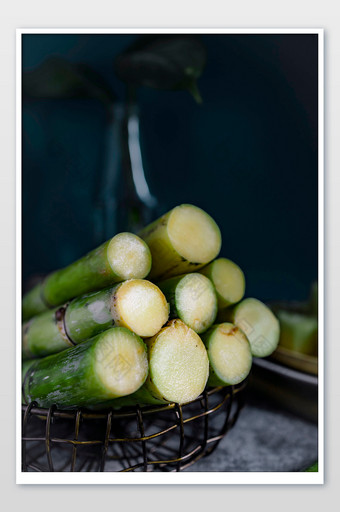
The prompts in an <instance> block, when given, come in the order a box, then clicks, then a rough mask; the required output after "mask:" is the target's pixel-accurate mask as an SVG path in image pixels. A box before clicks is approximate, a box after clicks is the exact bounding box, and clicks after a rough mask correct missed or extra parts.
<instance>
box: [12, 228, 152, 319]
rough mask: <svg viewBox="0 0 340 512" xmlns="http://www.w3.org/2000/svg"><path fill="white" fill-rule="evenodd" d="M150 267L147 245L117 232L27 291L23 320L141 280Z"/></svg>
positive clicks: (24, 298)
mask: <svg viewBox="0 0 340 512" xmlns="http://www.w3.org/2000/svg"><path fill="white" fill-rule="evenodd" d="M150 268H151V253H150V250H149V248H148V246H147V244H146V243H145V242H144V241H143V240H141V238H139V237H138V236H137V235H134V234H132V233H119V234H118V235H116V236H114V237H113V238H112V239H111V240H108V241H107V242H105V243H104V244H102V245H101V246H100V247H98V248H96V249H95V250H93V251H91V252H89V253H88V254H87V255H86V256H84V257H83V258H81V259H79V260H77V261H75V262H74V263H71V264H70V265H69V266H67V267H65V268H63V269H60V270H56V271H55V272H52V273H51V274H49V275H48V276H47V277H46V278H45V280H44V281H43V283H41V284H39V285H38V286H37V287H36V288H33V290H31V291H30V292H28V293H27V294H26V295H25V296H24V297H23V301H22V314H23V321H26V320H29V319H30V318H31V317H32V316H34V315H36V314H38V313H40V312H42V311H43V310H46V309H49V308H53V307H55V306H59V305H61V304H63V303H64V302H66V301H68V300H70V299H73V298H74V297H77V296H79V295H82V294H84V293H88V292H91V291H95V290H99V289H102V288H105V287H107V286H109V285H112V284H115V283H117V282H120V281H124V280H126V279H132V278H143V277H145V276H146V275H147V274H148V273H149V271H150Z"/></svg>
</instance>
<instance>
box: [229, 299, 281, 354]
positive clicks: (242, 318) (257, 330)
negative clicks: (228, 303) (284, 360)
mask: <svg viewBox="0 0 340 512" xmlns="http://www.w3.org/2000/svg"><path fill="white" fill-rule="evenodd" d="M233 321H234V324H235V325H237V326H238V327H239V328H240V329H242V331H243V332H244V334H245V335H246V336H247V338H248V340H249V343H250V347H251V351H252V354H253V356H255V357H267V356H269V355H270V354H271V353H272V352H274V350H275V349H276V348H277V346H278V343H279V339H280V324H279V321H278V319H277V318H276V316H275V315H274V314H273V313H272V311H271V310H270V309H269V308H268V307H267V306H266V305H265V304H263V302H261V301H259V300H257V299H253V298H248V299H245V300H243V301H242V302H240V304H238V305H237V306H236V307H235V311H234V314H233Z"/></svg>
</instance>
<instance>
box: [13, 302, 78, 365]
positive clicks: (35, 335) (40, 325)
mask: <svg viewBox="0 0 340 512" xmlns="http://www.w3.org/2000/svg"><path fill="white" fill-rule="evenodd" d="M59 311H60V309H54V310H49V311H45V312H43V313H40V315H37V316H34V317H33V318H31V320H29V321H28V322H26V323H24V324H23V326H22V356H23V358H24V359H31V358H35V357H44V356H47V355H50V354H55V353H57V352H61V351H62V350H66V349H67V348H70V347H71V346H73V343H72V342H71V341H70V340H69V339H68V337H67V335H66V333H65V328H64V322H63V317H62V316H61V315H59Z"/></svg>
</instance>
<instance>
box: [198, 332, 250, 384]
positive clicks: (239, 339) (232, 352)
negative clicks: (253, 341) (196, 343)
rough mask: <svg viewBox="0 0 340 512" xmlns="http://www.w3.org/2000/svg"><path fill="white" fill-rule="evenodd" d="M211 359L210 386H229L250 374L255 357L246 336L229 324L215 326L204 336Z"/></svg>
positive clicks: (203, 339)
mask: <svg viewBox="0 0 340 512" xmlns="http://www.w3.org/2000/svg"><path fill="white" fill-rule="evenodd" d="M201 338H202V341H203V343H204V344H205V346H206V349H207V352H208V357H209V379H208V386H229V385H235V384H239V383H240V382H242V381H243V380H244V379H245V378H246V377H247V376H248V374H249V372H250V369H251V365H252V361H253V357H252V353H251V349H250V344H249V341H248V339H247V337H246V335H245V334H244V333H243V332H242V331H241V329H239V328H238V327H236V325H234V324H231V323H229V322H225V323H222V324H217V325H213V326H212V327H211V328H210V329H209V330H208V331H207V332H205V333H204V334H203V335H202V336H201Z"/></svg>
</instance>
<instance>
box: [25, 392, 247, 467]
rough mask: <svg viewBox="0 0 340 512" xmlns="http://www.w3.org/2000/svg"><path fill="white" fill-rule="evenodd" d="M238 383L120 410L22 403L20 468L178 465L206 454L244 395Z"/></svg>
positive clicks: (222, 433) (226, 428) (229, 423)
mask: <svg viewBox="0 0 340 512" xmlns="http://www.w3.org/2000/svg"><path fill="white" fill-rule="evenodd" d="M245 387H246V383H245V382H243V383H242V384H240V385H238V386H228V387H223V388H213V389H208V390H206V391H205V392H204V393H203V394H202V395H201V396H199V397H198V398H197V399H196V400H194V401H192V402H190V403H187V404H184V405H178V404H167V405H162V406H149V407H143V408H141V407H138V406H136V407H134V408H124V409H120V410H112V409H110V410H105V411H96V412H93V411H89V410H86V409H76V410H59V409H57V408H56V407H54V406H52V407H50V408H49V409H43V408H40V407H37V404H36V403H35V402H32V403H31V404H29V405H23V406H22V412H23V423H22V471H30V472H34V471H47V472H50V471H77V472H79V471H84V472H85V471H86V472H89V471H181V470H183V469H185V468H187V467H188V466H190V465H192V464H193V463H194V462H196V461H197V460H198V459H200V458H202V457H205V456H207V455H210V454H211V453H212V452H213V451H214V450H215V448H216V447H217V446H218V443H219V442H220V441H221V439H222V438H223V437H224V436H225V435H226V434H227V432H228V431H229V430H230V429H231V428H232V427H233V426H234V425H235V423H236V421H237V418H238V415H239V412H240V410H241V409H242V407H243V405H244V401H245V396H244V395H245Z"/></svg>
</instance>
